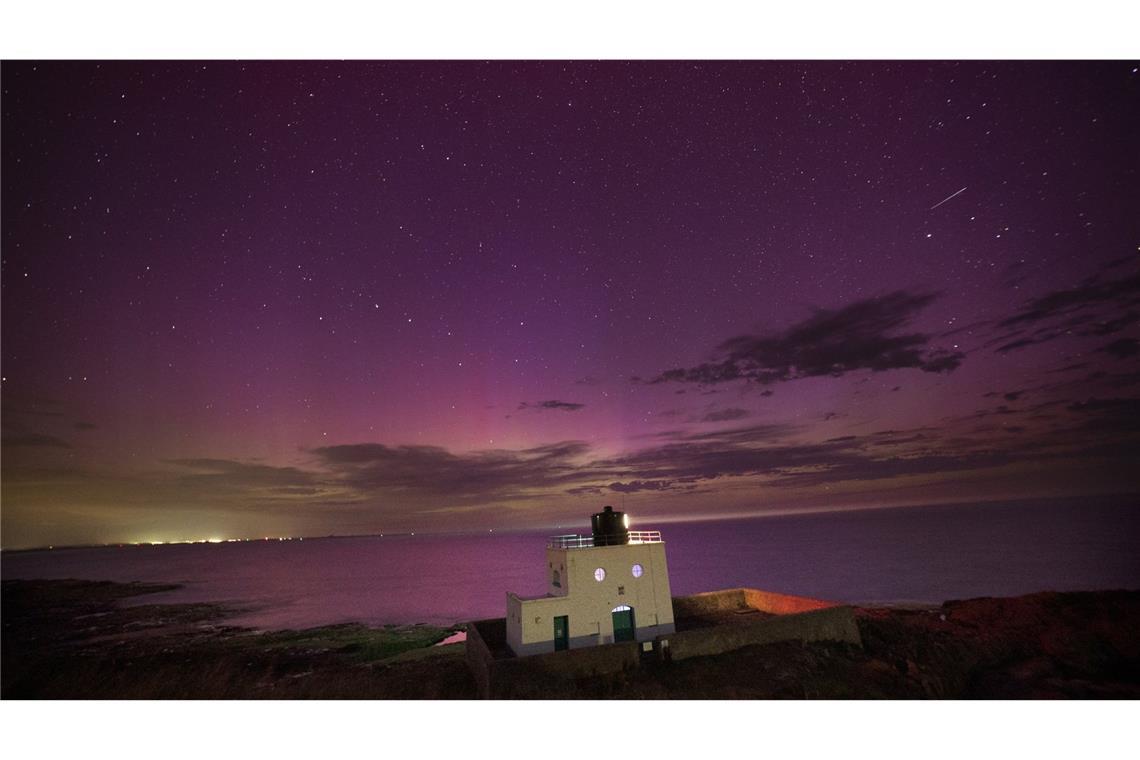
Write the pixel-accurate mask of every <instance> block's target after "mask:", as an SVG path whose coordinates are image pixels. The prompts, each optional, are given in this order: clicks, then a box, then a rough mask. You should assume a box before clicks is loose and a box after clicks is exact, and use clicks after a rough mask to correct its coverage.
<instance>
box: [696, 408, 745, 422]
mask: <svg viewBox="0 0 1140 760" xmlns="http://www.w3.org/2000/svg"><path fill="white" fill-rule="evenodd" d="M750 414H752V412H750V411H748V410H747V409H738V408H735V407H730V408H728V409H717V410H715V411H712V412H709V413H708V414H706V415H705V416H704V417H702V418H701V422H727V421H728V420H739V419H743V418H745V417H747V416H748V415H750Z"/></svg>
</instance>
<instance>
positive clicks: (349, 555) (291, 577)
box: [0, 496, 1140, 629]
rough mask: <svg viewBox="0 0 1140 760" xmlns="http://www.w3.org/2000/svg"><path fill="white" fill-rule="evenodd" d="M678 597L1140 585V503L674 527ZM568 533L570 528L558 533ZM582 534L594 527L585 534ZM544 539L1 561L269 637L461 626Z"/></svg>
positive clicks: (272, 544)
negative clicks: (147, 586)
mask: <svg viewBox="0 0 1140 760" xmlns="http://www.w3.org/2000/svg"><path fill="white" fill-rule="evenodd" d="M637 527H638V529H653V528H659V529H660V530H661V534H662V538H663V539H664V541H665V544H666V552H667V558H668V563H669V579H670V583H671V586H672V591H673V594H674V595H675V596H677V595H684V594H693V593H697V592H701V591H712V590H716V589H723V588H734V587H739V586H751V587H755V588H761V589H766V590H770V591H778V592H781V593H787V594H797V595H803V596H810V597H815V598H820V599H829V600H834V601H839V602H850V603H857V604H872V605H883V604H889V605H911V604H914V605H922V604H937V603H941V602H943V601H945V600H949V599H968V598H974V597H981V596H1015V595H1020V594H1026V593H1031V592H1036V591H1079V590H1098V589H1140V497H1138V496H1129V497H1121V496H1112V497H1105V496H1100V497H1082V498H1079V499H1052V500H1026V501H1008V502H989V503H974V504H954V505H937V506H921V507H891V508H883V509H863V510H858V511H832V512H816V513H811V514H785V515H779V516H769V517H755V518H748V519H724V520H709V521H703V522H700V521H698V522H668V523H662V524H661V525H658V526H655V525H652V524H651V522H649V521H645V520H639V521H638V525H637ZM561 532H564V533H565V532H568V531H565V530H563V531H561ZM582 532H588V526H586V527H584V529H583V531H582ZM545 537H546V534H545V533H544V532H543V533H536V532H518V533H501V532H498V531H496V532H494V533H474V534H473V533H466V534H448V535H438V534H437V535H423V534H417V535H414V536H413V535H399V536H392V535H385V536H365V537H348V538H321V539H306V540H303V541H298V540H296V539H294V540H289V541H277V540H269V541H261V540H258V541H244V542H234V543H220V544H168V545H161V546H131V545H128V546H123V547H117V546H115V547H97V548H74V549H53V550H42V551H26V552H23V551H21V552H11V551H6V552H3V554H2V556H0V577H2V578H3V579H5V580H10V579H16V578H25V579H27V578H78V579H87V580H110V581H120V582H126V581H144V582H151V583H177V584H181V587H180V588H179V589H177V590H175V591H167V592H159V593H153V594H147V595H144V596H140V597H135V598H134V599H133V600H132V602H131V603H179V602H215V603H225V604H226V605H229V606H231V607H232V608H233V610H234V612H233V614H232V616H231V617H230V618H229V622H231V623H232V624H235V625H243V626H250V627H253V628H258V629H299V628H308V627H313V626H319V625H328V624H333V623H346V622H360V623H366V624H370V625H380V624H411V623H428V624H435V625H452V624H455V623H459V622H462V621H466V620H476V619H482V618H490V617H502V616H503V615H504V614H505V606H506V592H507V591H514V592H516V593H519V594H521V595H533V594H541V593H543V592H544V591H545V589H546V574H545V568H546V559H545V546H546V541H545Z"/></svg>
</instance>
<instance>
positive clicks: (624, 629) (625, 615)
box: [611, 604, 635, 642]
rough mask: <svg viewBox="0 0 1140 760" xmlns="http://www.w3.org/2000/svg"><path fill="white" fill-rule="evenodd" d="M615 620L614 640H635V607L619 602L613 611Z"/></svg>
mask: <svg viewBox="0 0 1140 760" xmlns="http://www.w3.org/2000/svg"><path fill="white" fill-rule="evenodd" d="M611 614H612V615H613V620H614V641H615V642H617V641H633V640H634V638H635V637H634V635H633V632H634V625H633V607H630V606H629V605H628V604H619V605H618V606H617V607H614V608H613V611H612V613H611Z"/></svg>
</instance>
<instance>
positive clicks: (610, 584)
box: [507, 542, 674, 655]
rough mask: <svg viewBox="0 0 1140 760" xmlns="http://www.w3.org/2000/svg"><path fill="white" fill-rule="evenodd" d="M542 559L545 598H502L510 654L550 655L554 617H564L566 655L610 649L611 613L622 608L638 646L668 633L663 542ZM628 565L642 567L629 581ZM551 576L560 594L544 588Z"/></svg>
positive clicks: (551, 552)
mask: <svg viewBox="0 0 1140 760" xmlns="http://www.w3.org/2000/svg"><path fill="white" fill-rule="evenodd" d="M546 558H547V567H546V568H545V569H546V572H547V585H548V589H549V592H550V593H551V594H552V595H551V596H548V597H543V598H539V599H520V598H519V597H517V596H515V595H514V594H509V595H508V603H507V641H508V643H509V644H510V646H511V649H512V650H513V651H514V652H515V653H516V654H520V655H522V654H534V653H537V652H550V651H553V650H554V618H555V616H558V615H566V616H568V617H569V623H570V631H569V633H570V647H571V648H572V649H576V648H579V647H584V646H594V645H596V644H608V643H611V642H612V641H613V635H614V632H613V617H612V611H613V609H614V608H615V607H617V606H619V605H623V604H624V605H628V606H630V607H632V608H633V614H634V626H635V629H636V630H635V636H636V638H637V639H638V640H639V641H647V640H650V639H652V638H653V637H655V636H657V635H659V634H662V633H672V632H673V630H674V627H673V603H672V597H671V594H670V589H669V568H668V566H667V564H666V562H665V544H664V543H663V542H658V543H652V544H628V545H623V546H597V547H592V548H588V549H548V550H547V556H546ZM634 564H640V565H641V566H642V570H643V572H642V576H641V577H640V578H635V577H633V573H632V567H633V565H634ZM599 567H600V568H602V569H603V570H605V572H606V576H605V579H604V580H602V581H600V582H599V581H597V580H596V579H595V578H594V571H595V570H596V569H598V568H599ZM553 570H560V574H561V581H562V586H561V588H554V587H550V579H551V576H552V573H553ZM512 613H513V617H512ZM512 629H514V630H513V631H512Z"/></svg>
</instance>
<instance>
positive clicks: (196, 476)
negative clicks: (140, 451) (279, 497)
mask: <svg viewBox="0 0 1140 760" xmlns="http://www.w3.org/2000/svg"><path fill="white" fill-rule="evenodd" d="M163 463H164V464H172V465H175V466H177V467H184V468H186V469H189V470H193V471H194V472H193V473H191V474H187V475H182V476H179V480H180V481H182V482H185V483H197V484H212V485H217V486H230V487H234V488H256V487H262V486H308V485H313V484H314V483H316V482H317V481H318V479H319V476H318V475H317V474H315V473H311V472H306V471H305V470H301V469H298V468H296V467H273V466H271V465H266V464H258V463H256V462H241V461H237V460H233V459H206V458H203V459H167V460H163Z"/></svg>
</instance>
